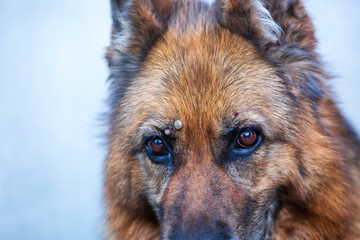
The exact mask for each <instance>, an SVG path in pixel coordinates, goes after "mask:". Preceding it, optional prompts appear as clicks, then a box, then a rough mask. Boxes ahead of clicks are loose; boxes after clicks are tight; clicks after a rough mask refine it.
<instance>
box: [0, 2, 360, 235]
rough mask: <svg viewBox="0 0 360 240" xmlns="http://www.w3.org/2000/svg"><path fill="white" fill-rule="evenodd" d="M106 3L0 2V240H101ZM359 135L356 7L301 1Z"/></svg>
mask: <svg viewBox="0 0 360 240" xmlns="http://www.w3.org/2000/svg"><path fill="white" fill-rule="evenodd" d="M109 2H110V0H101V1H100V0H76V1H73V0H61V1H60V0H32V1H26V0H22V1H21V0H11V1H10V0H0V239H4V240H12V239H37V240H39V239H101V236H102V232H103V212H104V209H103V205H102V198H101V193H102V192H101V191H102V190H101V189H102V173H101V172H102V167H103V160H104V156H105V147H104V146H103V145H102V144H101V143H102V142H103V140H102V137H101V135H102V134H103V132H104V129H103V126H101V124H100V123H101V122H100V121H99V120H98V117H99V115H100V114H101V113H102V112H104V111H105V106H106V105H105V103H104V102H105V98H106V84H105V80H106V78H107V73H108V72H107V68H106V64H105V61H104V60H103V54H104V49H105V46H107V44H108V42H109V33H110V6H109ZM306 3H307V4H306V5H307V7H308V10H309V11H310V12H311V13H312V16H313V18H314V22H315V26H316V28H317V29H318V32H317V37H318V38H319V41H320V52H321V54H322V56H323V59H324V60H325V63H326V65H327V66H328V69H329V70H330V71H331V72H332V73H333V74H335V75H336V76H338V77H337V78H336V79H334V80H333V86H334V89H335V92H336V95H337V96H338V100H339V106H340V107H341V108H342V111H343V113H344V114H345V116H347V117H348V118H349V120H350V122H351V123H352V124H353V125H354V126H355V128H356V130H357V132H360V121H359V119H360V109H359V108H360V44H359V42H360V1H359V0H343V1H338V0H307V1H306Z"/></svg>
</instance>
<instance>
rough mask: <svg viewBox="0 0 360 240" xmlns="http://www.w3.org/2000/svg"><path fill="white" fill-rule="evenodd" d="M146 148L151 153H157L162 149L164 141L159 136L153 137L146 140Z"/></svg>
mask: <svg viewBox="0 0 360 240" xmlns="http://www.w3.org/2000/svg"><path fill="white" fill-rule="evenodd" d="M147 146H148V149H149V150H150V151H151V153H152V154H155V155H159V154H161V153H162V152H163V151H164V148H165V145H164V142H163V141H162V140H161V139H160V138H159V137H154V138H152V139H150V140H149V141H148V142H147Z"/></svg>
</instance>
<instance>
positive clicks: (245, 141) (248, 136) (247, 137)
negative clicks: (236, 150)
mask: <svg viewBox="0 0 360 240" xmlns="http://www.w3.org/2000/svg"><path fill="white" fill-rule="evenodd" d="M257 138H258V134H257V133H256V131H254V130H252V129H243V130H241V132H240V134H239V136H238V138H237V141H236V143H237V144H238V146H239V147H241V148H250V147H252V146H254V145H255V143H256V140H257Z"/></svg>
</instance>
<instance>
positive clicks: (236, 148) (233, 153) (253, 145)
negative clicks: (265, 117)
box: [229, 127, 263, 161]
mask: <svg viewBox="0 0 360 240" xmlns="http://www.w3.org/2000/svg"><path fill="white" fill-rule="evenodd" d="M262 140H263V135H262V134H261V131H260V129H259V128H257V127H245V128H242V129H240V131H238V132H237V134H236V137H235V141H233V143H232V144H231V146H232V147H231V148H230V152H229V160H230V161H235V160H238V159H244V158H246V157H248V156H250V155H251V154H252V153H254V152H255V151H256V150H257V149H258V148H259V147H260V145H261V142H262Z"/></svg>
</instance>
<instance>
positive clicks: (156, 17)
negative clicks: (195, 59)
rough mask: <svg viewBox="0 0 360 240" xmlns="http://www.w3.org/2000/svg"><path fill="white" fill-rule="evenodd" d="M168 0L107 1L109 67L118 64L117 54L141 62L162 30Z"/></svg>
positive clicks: (171, 4) (164, 25)
mask: <svg viewBox="0 0 360 240" xmlns="http://www.w3.org/2000/svg"><path fill="white" fill-rule="evenodd" d="M172 8H173V1H172V0H111V11H112V20H113V29H112V37H111V39H112V44H111V46H110V47H109V48H108V51H107V53H106V58H107V60H108V63H109V66H115V65H117V64H120V63H119V61H120V58H121V56H120V55H127V54H129V57H130V58H138V60H139V59H141V58H142V57H143V56H144V55H145V54H146V53H147V51H148V50H149V49H150V48H151V46H152V44H153V43H154V42H155V41H156V39H157V38H159V37H160V36H161V34H162V33H163V32H164V31H165V29H166V22H167V19H168V17H169V15H170V14H171V12H172Z"/></svg>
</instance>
